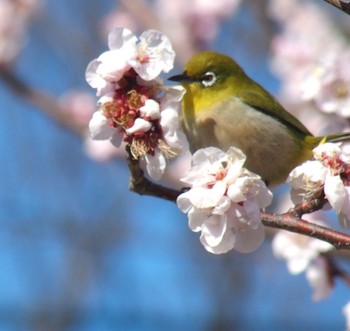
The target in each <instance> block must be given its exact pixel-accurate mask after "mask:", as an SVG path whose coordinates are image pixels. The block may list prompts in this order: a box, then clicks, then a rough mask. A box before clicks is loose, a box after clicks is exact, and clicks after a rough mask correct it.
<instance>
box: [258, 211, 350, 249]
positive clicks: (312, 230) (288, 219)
mask: <svg viewBox="0 0 350 331" xmlns="http://www.w3.org/2000/svg"><path fill="white" fill-rule="evenodd" d="M261 220H262V223H263V224H264V225H265V226H268V227H272V228H276V229H282V230H287V231H291V232H295V233H299V234H303V235H306V236H309V237H313V238H317V239H320V240H323V241H327V242H329V243H330V244H332V245H333V246H334V247H335V248H337V249H349V250H350V235H347V234H345V233H342V232H339V231H336V230H333V229H330V228H326V227H324V226H321V225H318V224H315V223H310V222H308V221H305V220H303V219H300V218H297V217H296V216H295V214H294V213H293V212H288V213H284V214H280V215H279V214H272V213H267V212H261Z"/></svg>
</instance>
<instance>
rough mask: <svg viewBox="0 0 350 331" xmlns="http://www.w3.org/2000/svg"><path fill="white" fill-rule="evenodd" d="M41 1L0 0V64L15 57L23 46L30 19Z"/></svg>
mask: <svg viewBox="0 0 350 331" xmlns="http://www.w3.org/2000/svg"><path fill="white" fill-rule="evenodd" d="M41 2H42V1H41V0H17V1H14V0H0V64H9V63H11V62H12V61H13V60H14V59H15V58H16V57H17V55H18V53H19V51H20V50H21V49H22V47H23V44H24V41H25V36H26V33H27V31H28V28H27V26H28V24H29V22H30V19H31V18H32V16H33V15H34V13H35V11H36V10H38V8H39V7H40V5H41ZM14 18H15V19H14Z"/></svg>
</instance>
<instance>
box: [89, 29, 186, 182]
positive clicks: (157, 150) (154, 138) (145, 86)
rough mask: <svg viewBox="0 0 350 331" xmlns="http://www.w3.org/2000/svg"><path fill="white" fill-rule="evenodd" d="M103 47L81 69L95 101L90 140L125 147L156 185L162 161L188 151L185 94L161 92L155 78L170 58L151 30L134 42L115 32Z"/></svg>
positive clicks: (170, 64)
mask: <svg viewBox="0 0 350 331" xmlns="http://www.w3.org/2000/svg"><path fill="white" fill-rule="evenodd" d="M108 44H109V48H110V50H109V51H106V52H104V53H102V54H101V55H100V56H99V57H98V58H97V59H94V60H93V61H91V62H90V64H89V65H88V67H87V69H86V80H87V82H88V83H89V84H90V86H91V87H93V88H96V89H97V96H99V97H100V99H99V101H98V109H97V111H96V112H95V113H94V115H93V117H92V119H91V121H90V124H89V129H90V133H91V136H92V138H93V139H96V140H109V141H110V142H111V143H112V144H113V145H115V146H116V147H119V146H120V145H121V143H122V141H125V142H127V143H128V144H130V148H131V153H132V154H133V156H134V157H135V158H137V159H139V158H141V159H142V160H145V161H146V169H147V172H148V174H149V176H150V177H152V178H153V179H155V180H157V179H159V178H160V177H161V176H162V174H163V172H164V170H165V166H166V159H167V158H170V157H174V156H176V155H177V154H179V153H180V151H182V150H184V149H186V148H187V145H186V144H187V142H186V139H185V136H184V134H183V133H182V132H181V131H180V130H179V115H178V112H179V109H180V101H181V99H182V96H183V94H184V89H183V88H182V87H179V86H178V87H166V86H164V85H162V83H161V81H160V79H159V77H158V76H159V75H160V73H161V72H168V71H169V70H171V69H172V67H173V62H174V57H175V53H174V51H173V49H172V47H171V44H170V41H169V40H168V38H167V37H166V36H165V35H163V34H162V33H160V32H158V31H156V30H147V31H145V32H144V33H142V34H141V36H140V38H139V40H138V38H137V37H136V36H135V35H134V34H133V33H132V32H131V31H130V30H128V29H125V28H116V29H114V30H113V31H112V32H111V33H110V34H109V37H108Z"/></svg>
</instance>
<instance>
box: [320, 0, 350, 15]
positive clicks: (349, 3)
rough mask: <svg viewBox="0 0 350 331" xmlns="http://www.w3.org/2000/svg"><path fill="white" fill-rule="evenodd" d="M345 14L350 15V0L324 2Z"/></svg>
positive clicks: (328, 0)
mask: <svg viewBox="0 0 350 331" xmlns="http://www.w3.org/2000/svg"><path fill="white" fill-rule="evenodd" d="M324 1H326V2H328V3H329V4H331V5H332V6H334V7H336V8H338V9H339V10H341V11H343V12H344V13H346V14H348V15H350V0H324Z"/></svg>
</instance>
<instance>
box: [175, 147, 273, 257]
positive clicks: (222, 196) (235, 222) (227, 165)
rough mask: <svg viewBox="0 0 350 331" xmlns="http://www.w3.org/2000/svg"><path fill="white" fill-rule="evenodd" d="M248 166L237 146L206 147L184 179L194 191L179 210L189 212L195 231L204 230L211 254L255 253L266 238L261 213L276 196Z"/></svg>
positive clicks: (182, 198)
mask: <svg viewBox="0 0 350 331" xmlns="http://www.w3.org/2000/svg"><path fill="white" fill-rule="evenodd" d="M244 162H245V156H244V154H243V153H242V152H241V151H240V150H239V149H237V148H234V147H231V148H230V149H229V150H228V151H227V153H224V152H223V151H221V150H220V149H218V148H214V147H208V148H205V149H200V150H198V151H197V152H195V153H194V155H193V157H192V168H191V169H190V170H189V171H188V173H187V175H186V176H185V177H184V178H183V179H182V181H183V182H184V183H185V184H187V185H188V186H190V190H189V191H187V192H185V193H183V194H181V195H180V196H179V197H178V199H177V204H178V207H179V208H180V209H181V210H182V211H183V212H185V213H187V214H188V218H189V227H190V228H191V230H193V231H194V232H201V236H200V241H201V243H202V244H203V245H204V247H205V248H206V250H208V251H209V252H211V253H214V254H221V253H226V252H227V251H229V250H231V249H235V250H237V251H239V252H250V251H253V250H255V249H256V248H257V247H259V246H260V244H261V243H262V241H263V239H264V235H265V232H264V227H263V225H262V223H261V218H260V209H261V208H265V207H267V206H268V205H269V204H270V203H271V200H272V193H271V192H270V191H269V190H268V189H267V187H266V186H265V183H264V182H263V181H262V180H261V178H260V177H259V176H258V175H256V174H254V173H252V172H250V171H249V170H247V169H246V168H244V167H243V165H244Z"/></svg>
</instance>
